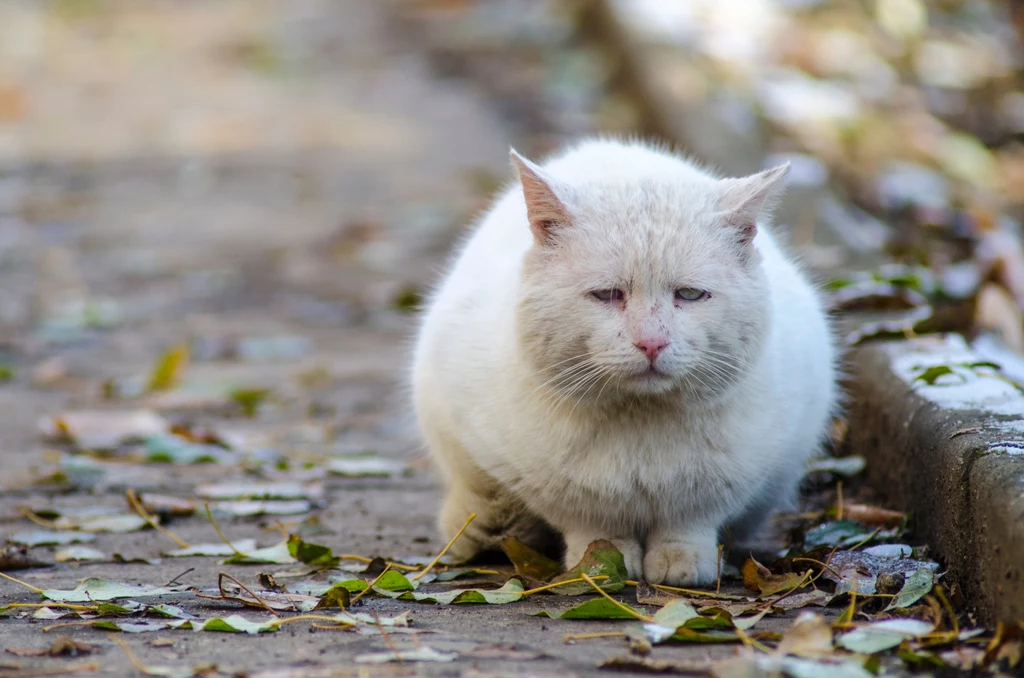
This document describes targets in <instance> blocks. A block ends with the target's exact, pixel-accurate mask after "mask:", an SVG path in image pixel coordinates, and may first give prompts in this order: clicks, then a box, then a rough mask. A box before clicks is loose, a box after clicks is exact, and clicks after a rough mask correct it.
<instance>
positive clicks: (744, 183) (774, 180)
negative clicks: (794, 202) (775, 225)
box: [718, 162, 789, 245]
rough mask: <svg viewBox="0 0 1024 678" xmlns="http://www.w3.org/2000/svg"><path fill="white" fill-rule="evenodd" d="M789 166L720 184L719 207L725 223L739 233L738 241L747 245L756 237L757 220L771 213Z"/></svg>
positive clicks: (774, 168) (725, 180)
mask: <svg viewBox="0 0 1024 678" xmlns="http://www.w3.org/2000/svg"><path fill="white" fill-rule="evenodd" d="M788 173H789V163H788V162H787V163H785V164H784V165H779V166H778V167H773V168H772V169H769V170H765V171H763V172H759V173H758V174H753V175H751V176H749V177H742V178H740V179H723V180H721V181H719V182H718V183H719V186H720V187H721V190H720V192H719V195H718V206H719V208H721V210H722V216H723V217H724V219H725V221H726V223H727V224H728V225H729V226H730V227H732V228H735V229H738V231H739V234H740V242H741V243H742V244H745V245H746V244H749V243H751V242H753V240H754V236H755V235H757V219H758V217H760V216H761V215H763V214H764V213H766V212H769V211H771V208H772V206H773V203H774V202H775V200H777V199H778V197H779V196H780V194H781V190H780V189H781V188H782V180H783V179H784V178H785V176H786V174H788Z"/></svg>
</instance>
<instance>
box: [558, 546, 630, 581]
mask: <svg viewBox="0 0 1024 678" xmlns="http://www.w3.org/2000/svg"><path fill="white" fill-rule="evenodd" d="M598 539H608V538H607V537H591V536H579V535H566V537H565V560H564V562H565V569H567V570H571V569H572V568H574V567H576V566H577V565H579V563H580V561H581V560H583V555H584V554H585V553H586V552H587V547H588V546H590V544H591V542H593V541H596V540H598ZM608 541H610V542H611V543H613V544H615V548H617V549H619V551H620V552H621V553H622V559H623V561H625V564H626V574H627V576H628V577H629V579H639V578H640V577H641V576H643V563H644V552H643V547H641V546H640V542H639V541H638V540H636V539H629V538H620V539H608Z"/></svg>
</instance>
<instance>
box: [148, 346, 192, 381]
mask: <svg viewBox="0 0 1024 678" xmlns="http://www.w3.org/2000/svg"><path fill="white" fill-rule="evenodd" d="M188 353H189V351H188V346H187V345H182V346H174V347H173V348H170V349H168V350H167V351H166V352H164V354H163V355H162V356H160V360H158V361H157V363H156V365H154V366H153V371H152V373H150V375H149V383H148V385H147V390H149V391H167V390H169V389H172V388H174V387H175V386H176V385H177V384H178V382H179V381H181V373H182V372H183V371H184V369H185V365H186V364H188Z"/></svg>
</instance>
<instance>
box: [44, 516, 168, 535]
mask: <svg viewBox="0 0 1024 678" xmlns="http://www.w3.org/2000/svg"><path fill="white" fill-rule="evenodd" d="M53 524H54V527H55V528H56V529H58V530H81V531H82V532H116V533H127V532H137V531H139V530H141V529H144V528H147V527H149V523H148V522H146V519H145V518H143V517H142V516H140V515H139V514H137V513H121V514H114V515H102V514H101V515H77V516H76V515H68V514H61V515H60V517H58V518H57V519H56V520H54V521H53Z"/></svg>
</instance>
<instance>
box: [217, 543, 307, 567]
mask: <svg viewBox="0 0 1024 678" xmlns="http://www.w3.org/2000/svg"><path fill="white" fill-rule="evenodd" d="M236 548H237V547H236ZM238 550H239V551H241V552H242V555H237V554H236V555H234V556H231V557H230V558H228V559H227V560H224V561H222V563H223V564H224V565H288V564H291V563H297V562H298V561H297V560H296V559H295V558H294V557H293V556H292V554H291V551H290V550H289V549H288V542H284V541H282V542H280V543H277V544H274V545H273V546H267V547H265V548H261V549H254V550H252V551H249V550H247V549H238Z"/></svg>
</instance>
